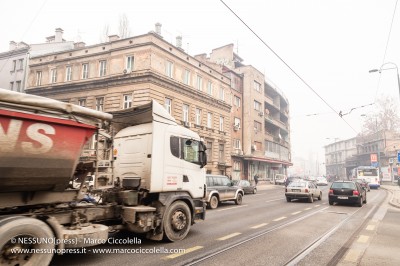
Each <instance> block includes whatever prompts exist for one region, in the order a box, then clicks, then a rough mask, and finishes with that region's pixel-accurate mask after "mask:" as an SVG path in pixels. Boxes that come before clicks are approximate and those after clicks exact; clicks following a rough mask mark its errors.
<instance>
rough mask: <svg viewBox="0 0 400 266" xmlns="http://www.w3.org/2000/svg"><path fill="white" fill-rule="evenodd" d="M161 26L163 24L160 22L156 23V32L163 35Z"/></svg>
mask: <svg viewBox="0 0 400 266" xmlns="http://www.w3.org/2000/svg"><path fill="white" fill-rule="evenodd" d="M161 26H162V24H161V23H160V22H157V23H156V33H157V34H158V35H161Z"/></svg>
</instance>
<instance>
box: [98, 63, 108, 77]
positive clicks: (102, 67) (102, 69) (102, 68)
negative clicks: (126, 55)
mask: <svg viewBox="0 0 400 266" xmlns="http://www.w3.org/2000/svg"><path fill="white" fill-rule="evenodd" d="M106 74H107V61H106V60H102V61H100V72H99V76H100V77H104V76H105V75H106Z"/></svg>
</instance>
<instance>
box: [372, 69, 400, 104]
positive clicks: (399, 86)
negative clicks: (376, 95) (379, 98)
mask: <svg viewBox="0 0 400 266" xmlns="http://www.w3.org/2000/svg"><path fill="white" fill-rule="evenodd" d="M385 65H393V66H394V67H391V68H383V67H384V66H385ZM390 69H396V72H397V87H398V88H399V97H400V77H399V68H398V67H397V65H396V64H395V63H392V62H387V63H384V64H382V65H381V67H380V68H379V69H371V70H370V71H369V73H373V72H379V73H381V72H382V71H383V70H390Z"/></svg>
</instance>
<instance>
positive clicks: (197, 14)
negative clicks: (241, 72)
mask: <svg viewBox="0 0 400 266" xmlns="http://www.w3.org/2000/svg"><path fill="white" fill-rule="evenodd" d="M396 1H397V0H385V1H382V0H331V1H325V0H274V1H272V0H246V1H243V0H224V3H225V4H226V5H228V6H229V7H230V8H231V9H232V10H233V11H234V12H235V13H236V14H237V15H238V16H239V17H240V18H241V19H242V20H243V21H244V22H245V23H246V24H247V25H248V26H249V27H250V28H251V29H252V30H253V31H254V32H255V33H256V34H257V35H258V36H259V37H260V38H261V39H262V40H263V41H264V42H265V43H266V44H267V45H268V46H270V47H271V48H272V49H273V50H274V51H275V52H276V53H277V54H278V55H279V56H280V57H281V58H282V59H283V60H284V61H285V62H286V63H287V64H288V65H289V66H290V67H291V68H292V69H293V70H294V71H295V72H296V73H297V74H298V75H299V76H300V77H301V79H303V80H304V81H305V82H306V83H307V84H308V85H309V86H310V87H311V88H312V89H313V90H314V91H315V92H316V93H317V94H318V95H320V97H322V98H323V100H324V101H326V103H327V104H329V106H330V107H329V106H328V105H327V104H326V103H325V102H324V101H323V100H321V99H320V98H319V97H318V96H316V94H315V93H314V92H312V91H311V89H310V88H309V87H308V86H306V85H305V84H304V83H303V82H302V81H301V80H300V79H299V78H298V77H297V76H296V75H295V74H294V73H293V72H292V71H290V70H289V69H288V67H287V66H285V64H284V63H282V61H281V60H279V59H278V58H277V57H276V56H275V55H274V54H273V53H272V52H271V51H270V50H269V49H268V48H267V47H266V46H265V45H264V44H263V42H262V41H260V40H259V39H258V38H257V37H256V36H255V35H254V34H253V33H252V32H251V31H250V30H249V29H248V28H247V27H246V26H245V25H244V24H243V23H242V22H241V21H240V20H239V19H238V18H237V17H236V16H235V15H234V14H233V13H232V12H231V11H230V10H229V9H228V8H227V7H226V6H225V5H224V4H223V2H222V1H219V0H199V1H190V0H168V1H166V0H146V1H143V0H142V1H135V0H129V1H125V0H112V1H105V0H97V1H92V0H85V1H82V0H79V1H77V0H68V1H66V0H37V1H31V0H20V1H15V0H2V1H1V9H0V10H1V11H0V14H1V15H0V25H3V26H2V27H1V30H0V36H1V42H0V51H1V52H3V51H7V50H8V44H9V42H10V41H12V40H13V41H16V42H19V41H24V42H26V43H41V42H44V41H45V37H47V36H50V35H54V30H55V28H58V27H60V28H62V29H63V30H64V36H63V37H64V39H66V40H68V41H71V40H72V41H84V42H86V44H87V45H91V44H95V43H99V42H100V35H101V32H102V30H103V28H104V26H105V25H109V26H110V33H111V34H118V22H119V17H120V16H121V15H123V14H125V15H126V17H127V18H128V20H129V23H130V29H131V35H132V36H135V35H140V34H144V33H147V32H149V31H151V30H154V24H155V23H156V22H160V23H162V35H163V36H164V38H165V39H166V40H167V41H170V42H172V43H175V37H176V36H177V35H181V36H183V48H184V49H185V50H187V51H188V53H189V54H190V55H196V54H201V53H210V52H211V50H212V49H213V48H217V47H220V46H223V45H226V44H230V43H234V44H235V49H237V50H236V51H237V53H238V54H239V56H240V57H242V58H243V59H244V63H245V64H249V65H253V66H254V67H256V68H257V69H259V70H260V71H261V72H263V73H264V74H265V76H266V78H267V79H268V80H270V81H272V82H273V83H274V84H275V85H276V86H277V87H278V88H279V89H280V90H282V91H283V92H284V94H285V96H286V97H287V98H288V100H289V103H290V115H291V141H292V152H293V155H294V156H301V157H304V158H305V159H308V158H310V156H313V157H314V158H315V157H316V156H317V154H318V159H319V161H321V162H322V161H323V157H322V156H323V151H322V147H323V146H324V145H327V144H329V143H331V142H333V139H334V138H340V139H346V138H350V137H354V136H355V135H356V134H357V133H358V132H359V130H360V126H361V122H362V118H361V117H360V115H361V114H364V113H368V112H371V111H373V108H374V107H373V106H369V107H365V108H358V109H354V110H353V111H352V112H351V113H350V114H349V115H346V116H344V117H343V118H345V119H346V121H347V123H346V122H345V121H344V120H342V119H340V117H339V116H338V115H337V114H335V113H334V111H333V110H332V109H331V108H333V109H334V110H336V112H339V111H340V110H341V111H342V112H343V113H347V112H349V111H350V110H351V109H352V108H355V107H359V106H362V105H368V104H371V103H374V101H375V99H376V96H378V97H379V96H382V95H388V96H391V97H394V98H395V99H396V101H399V90H398V86H397V78H396V70H395V69H392V70H387V71H383V72H382V74H379V73H371V74H370V73H368V71H369V70H370V69H374V68H380V66H381V65H382V64H383V63H384V62H394V63H398V64H400V11H399V10H397V11H398V12H396V13H395V17H394V21H393V27H392V31H391V35H390V39H389V42H387V40H388V36H389V30H390V25H391V22H392V17H393V13H394V11H395V6H396ZM386 46H387V49H386ZM385 51H386V55H385ZM388 66H390V65H388ZM399 66H400V65H399ZM311 114H316V115H311ZM326 138H331V140H327V139H326Z"/></svg>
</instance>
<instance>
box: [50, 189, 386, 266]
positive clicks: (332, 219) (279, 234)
mask: <svg viewBox="0 0 400 266" xmlns="http://www.w3.org/2000/svg"><path fill="white" fill-rule="evenodd" d="M322 191H323V197H322V200H321V201H318V200H316V201H314V203H307V202H297V201H293V202H290V203H288V202H286V199H285V197H284V188H283V187H277V186H276V187H273V188H272V189H268V190H259V192H258V193H257V194H255V195H245V197H244V200H243V204H242V205H240V206H237V205H235V204H234V203H223V204H221V205H220V206H219V207H218V209H215V210H208V212H207V217H206V220H205V221H203V222H200V223H197V224H195V225H194V226H193V227H192V229H191V231H190V233H189V234H188V236H187V237H186V238H185V239H184V240H182V241H179V242H176V243H165V242H154V241H149V240H146V239H144V238H143V237H141V236H138V235H132V234H129V233H121V234H119V235H117V236H115V238H114V239H113V240H115V241H114V242H118V241H122V242H123V241H124V240H125V241H128V240H130V241H132V242H133V244H130V245H129V244H123V243H121V244H120V243H117V244H114V245H110V244H104V245H100V246H97V247H95V248H92V249H89V250H87V252H86V254H67V255H63V256H56V257H55V258H54V259H53V261H52V264H51V265H227V264H229V265H336V264H343V265H346V263H350V265H352V264H351V263H352V261H351V260H347V259H348V258H350V259H351V256H350V257H348V256H349V250H350V249H351V247H352V245H353V244H354V243H355V242H356V241H357V240H359V238H360V232H361V230H362V229H363V228H365V227H367V226H368V223H369V222H372V223H373V222H374V221H376V219H377V218H376V215H379V212H378V211H379V210H380V209H381V207H382V206H383V205H385V204H387V202H386V195H387V192H386V191H384V190H371V192H368V193H367V201H368V203H367V204H365V205H364V206H363V207H362V208H359V207H355V206H345V205H334V206H329V204H328V199H327V197H328V196H327V194H328V193H327V191H328V187H322ZM377 213H378V214H377ZM363 241H364V242H366V243H368V241H371V238H368V237H367V236H365V238H363ZM128 249H129V250H130V251H129V252H136V254H127V253H123V252H127V251H126V250H128ZM133 249H134V251H133ZM178 249H184V250H185V253H183V252H179V250H178ZM110 250H113V251H112V252H115V253H114V254H95V252H99V251H100V252H108V251H110ZM168 250H172V253H168ZM156 251H162V252H163V253H157V254H156V253H154V252H156ZM138 252H149V253H147V254H145V253H138ZM350 255H351V254H350ZM387 256H389V258H390V256H394V255H393V254H388V255H387ZM360 259H361V258H358V260H360ZM355 264H357V263H355ZM353 265H354V264H353Z"/></svg>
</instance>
